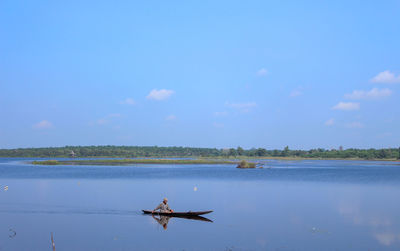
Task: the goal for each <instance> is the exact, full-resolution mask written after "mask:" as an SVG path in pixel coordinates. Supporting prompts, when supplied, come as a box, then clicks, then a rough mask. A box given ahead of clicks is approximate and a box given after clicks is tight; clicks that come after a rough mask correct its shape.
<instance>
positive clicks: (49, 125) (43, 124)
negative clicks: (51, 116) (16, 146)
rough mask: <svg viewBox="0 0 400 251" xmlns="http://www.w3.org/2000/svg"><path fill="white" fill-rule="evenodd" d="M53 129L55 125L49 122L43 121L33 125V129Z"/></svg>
mask: <svg viewBox="0 0 400 251" xmlns="http://www.w3.org/2000/svg"><path fill="white" fill-rule="evenodd" d="M52 127H53V124H52V123H51V122H49V121H47V120H42V121H40V122H38V123H36V124H34V125H33V128H35V129H48V128H52Z"/></svg>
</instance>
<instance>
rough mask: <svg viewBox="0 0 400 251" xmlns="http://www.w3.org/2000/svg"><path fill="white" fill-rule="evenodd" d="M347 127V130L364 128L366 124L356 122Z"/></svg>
mask: <svg viewBox="0 0 400 251" xmlns="http://www.w3.org/2000/svg"><path fill="white" fill-rule="evenodd" d="M346 127H347V128H363V127H364V124H362V123H360V122H357V121H356V122H351V123H348V124H346Z"/></svg>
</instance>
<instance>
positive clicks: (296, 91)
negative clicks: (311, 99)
mask: <svg viewBox="0 0 400 251" xmlns="http://www.w3.org/2000/svg"><path fill="white" fill-rule="evenodd" d="M301 95H303V92H302V91H301V90H300V89H296V90H293V91H292V92H291V93H290V95H289V96H290V97H292V98H294V97H298V96H301Z"/></svg>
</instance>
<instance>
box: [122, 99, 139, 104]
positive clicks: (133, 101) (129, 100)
mask: <svg viewBox="0 0 400 251" xmlns="http://www.w3.org/2000/svg"><path fill="white" fill-rule="evenodd" d="M119 103H120V104H121V105H135V104H136V102H135V100H134V99H133V98H127V99H125V100H122V101H121V102H119Z"/></svg>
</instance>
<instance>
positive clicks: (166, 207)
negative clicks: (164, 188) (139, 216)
mask: <svg viewBox="0 0 400 251" xmlns="http://www.w3.org/2000/svg"><path fill="white" fill-rule="evenodd" d="M157 210H160V212H161V213H173V212H174V210H172V209H171V208H170V207H169V205H168V199H167V198H164V200H163V202H161V204H160V205H158V206H157V207H156V208H154V210H153V211H152V213H154V212H155V211H157Z"/></svg>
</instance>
